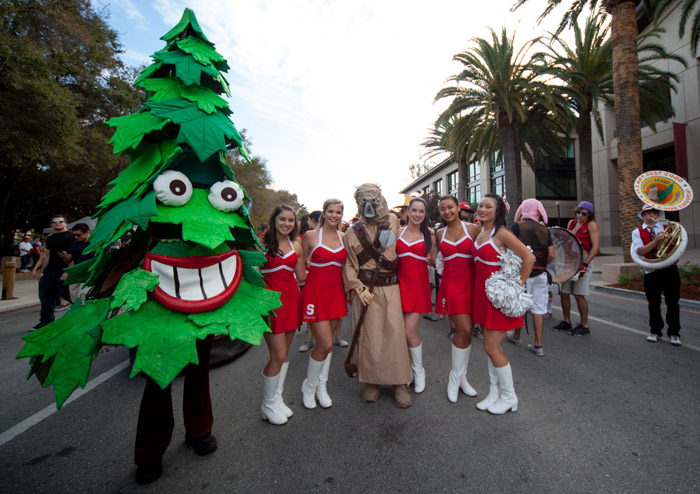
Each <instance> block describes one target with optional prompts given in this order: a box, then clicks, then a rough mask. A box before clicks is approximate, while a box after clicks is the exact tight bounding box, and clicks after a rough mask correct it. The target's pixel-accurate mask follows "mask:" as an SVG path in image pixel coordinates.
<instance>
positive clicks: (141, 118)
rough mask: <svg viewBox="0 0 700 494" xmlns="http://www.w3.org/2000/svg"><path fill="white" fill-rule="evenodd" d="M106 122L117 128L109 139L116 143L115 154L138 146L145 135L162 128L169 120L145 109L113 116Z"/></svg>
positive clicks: (111, 142)
mask: <svg viewBox="0 0 700 494" xmlns="http://www.w3.org/2000/svg"><path fill="white" fill-rule="evenodd" d="M105 123H106V124H107V125H109V126H110V127H116V128H117V131H116V132H115V133H114V136H112V139H111V140H110V141H109V142H110V144H114V154H117V153H121V152H122V151H124V150H126V149H129V148H136V146H138V145H139V143H140V142H141V140H142V139H143V136H145V135H146V134H148V133H150V132H153V131H155V130H161V129H162V128H163V127H165V125H166V124H167V123H168V120H167V119H163V118H158V117H157V116H153V115H152V114H151V113H149V112H147V111H143V112H140V113H132V114H131V115H124V116H123V117H115V118H111V119H109V120H107V122H105Z"/></svg>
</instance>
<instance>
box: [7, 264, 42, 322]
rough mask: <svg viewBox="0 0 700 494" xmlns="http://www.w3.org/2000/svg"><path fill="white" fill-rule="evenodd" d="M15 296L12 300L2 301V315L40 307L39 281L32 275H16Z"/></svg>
mask: <svg viewBox="0 0 700 494" xmlns="http://www.w3.org/2000/svg"><path fill="white" fill-rule="evenodd" d="M0 280H2V276H0ZM0 286H2V281H0ZM14 295H15V298H13V299H12V300H0V313H2V312H7V311H11V310H16V309H22V308H24V307H31V306H34V305H39V280H38V279H36V278H32V275H31V274H30V273H15V293H14Z"/></svg>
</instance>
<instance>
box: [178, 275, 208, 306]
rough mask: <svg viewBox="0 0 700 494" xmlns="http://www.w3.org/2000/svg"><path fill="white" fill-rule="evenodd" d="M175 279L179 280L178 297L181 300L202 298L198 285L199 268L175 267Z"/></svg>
mask: <svg viewBox="0 0 700 494" xmlns="http://www.w3.org/2000/svg"><path fill="white" fill-rule="evenodd" d="M177 279H178V280H179V281H180V298H181V299H182V300H204V295H202V289H201V288H200V286H199V270H198V269H186V268H177Z"/></svg>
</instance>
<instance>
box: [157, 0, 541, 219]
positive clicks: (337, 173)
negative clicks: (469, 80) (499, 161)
mask: <svg viewBox="0 0 700 494" xmlns="http://www.w3.org/2000/svg"><path fill="white" fill-rule="evenodd" d="M511 5H512V0H492V1H491V2H489V9H488V12H489V14H488V17H487V18H485V17H484V16H483V15H479V14H478V12H477V11H476V10H475V9H474V5H473V3H472V2H454V1H448V0H433V1H432V2H430V3H428V2H423V1H414V0H405V1H398V0H385V1H382V2H377V1H375V0H355V1H353V2H347V1H342V0H338V1H330V0H258V1H256V2H250V1H232V0H191V1H189V2H183V1H179V0H157V1H156V2H155V4H154V7H155V9H156V10H157V11H158V12H159V14H160V15H161V16H162V18H163V21H164V22H165V24H166V25H169V26H172V25H174V24H175V23H176V22H177V21H178V20H179V18H180V16H181V14H182V11H183V10H184V8H185V7H186V6H189V7H190V8H192V9H193V10H194V11H195V13H196V15H197V18H198V20H199V22H200V24H201V25H202V27H203V29H204V31H205V33H206V35H207V37H208V38H209V39H210V40H211V41H212V42H214V43H215V44H216V48H217V50H218V51H219V52H220V53H221V54H222V55H224V57H225V58H226V59H227V60H228V62H229V65H231V67H232V70H231V72H229V74H228V77H227V78H228V80H229V82H230V83H231V90H232V93H233V97H234V99H235V100H237V101H239V102H240V101H244V102H246V106H247V107H248V111H249V112H250V114H247V115H245V117H246V118H248V119H249V121H239V119H238V118H237V119H236V124H237V125H239V126H241V127H247V128H248V129H249V131H250V132H249V137H250V138H251V139H252V140H253V142H254V144H255V151H256V152H257V153H258V154H260V155H262V156H265V157H266V158H267V159H268V167H269V169H270V171H271V173H272V176H273V177H274V178H275V180H276V185H277V186H279V187H282V188H287V189H289V190H290V191H292V192H295V193H297V194H298V195H299V198H300V200H301V201H302V202H304V203H306V205H307V206H308V207H309V208H318V207H320V203H322V202H323V200H324V199H325V197H326V196H328V195H333V196H340V197H341V198H343V199H344V200H346V206H348V205H351V204H352V194H353V192H354V185H359V184H361V183H363V182H368V181H370V182H378V183H381V184H382V185H383V189H384V192H385V194H386V195H387V198H388V199H389V202H390V203H392V204H393V203H394V202H397V203H398V202H402V201H400V200H399V197H398V190H400V189H401V188H403V187H404V186H405V185H407V184H408V183H409V182H410V181H411V178H410V174H409V171H408V166H409V165H410V164H411V163H414V162H418V161H419V159H420V153H421V147H420V145H421V143H422V141H423V139H424V138H425V137H426V135H427V133H428V130H427V129H428V127H429V126H430V125H431V123H432V122H433V121H434V120H435V118H436V117H437V114H438V113H439V110H440V108H439V107H438V106H436V105H433V98H434V96H435V94H436V93H437V91H438V90H439V89H440V88H441V87H443V86H444V84H445V79H446V78H447V77H448V76H449V75H451V74H454V73H456V72H457V71H458V70H459V66H458V65H457V64H455V63H453V62H452V61H451V58H452V56H453V55H454V54H455V53H457V52H459V51H462V50H464V49H466V48H467V47H468V46H469V40H470V38H472V37H475V36H479V37H486V36H489V34H488V30H487V26H488V25H492V26H493V27H494V28H495V29H497V30H500V26H501V25H502V24H503V23H504V22H508V19H513V21H512V23H513V25H514V22H515V20H517V19H519V18H520V17H522V18H523V19H522V22H521V25H520V27H519V28H518V39H521V40H523V41H525V40H527V39H529V38H531V37H534V35H535V34H540V30H539V29H538V30H537V32H536V33H535V32H531V31H530V28H531V26H533V25H534V19H535V18H536V17H537V15H538V14H539V11H535V12H530V13H529V14H528V13H527V11H526V10H524V9H523V10H522V11H519V12H518V15H517V16H513V15H512V14H510V13H509V8H510V6H511ZM530 10H534V9H530ZM526 14H527V15H526ZM511 30H512V29H511ZM530 34H532V36H530ZM231 106H232V109H233V110H234V112H237V113H238V111H237V110H238V109H237V108H236V106H234V103H233V102H232V105H231ZM268 129H274V130H275V135H274V136H271V135H268ZM280 132H283V133H284V139H280V138H279V135H280ZM290 143H293V144H292V145H290ZM300 171H303V173H300ZM348 214H350V213H348Z"/></svg>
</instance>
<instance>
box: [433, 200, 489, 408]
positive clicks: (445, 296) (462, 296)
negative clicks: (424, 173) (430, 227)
mask: <svg viewBox="0 0 700 494" xmlns="http://www.w3.org/2000/svg"><path fill="white" fill-rule="evenodd" d="M439 204H440V216H441V217H442V220H443V221H444V223H445V227H444V228H441V229H440V230H438V231H437V232H436V234H435V236H436V238H437V240H438V242H439V244H440V253H442V256H443V262H444V268H443V273H442V280H441V281H440V290H439V291H438V298H437V301H436V303H435V306H436V307H435V312H437V313H438V314H448V315H449V316H450V321H451V323H452V324H454V327H455V330H456V331H455V335H454V337H453V338H452V352H451V354H452V369H451V370H450V377H449V380H448V382H447V398H448V399H449V400H450V401H451V402H452V403H456V402H457V397H458V395H459V390H460V389H461V390H462V391H463V392H464V394H466V395H467V396H476V390H475V389H474V388H472V387H471V385H470V384H469V382H468V381H467V367H468V366H469V355H470V353H471V344H472V329H473V327H474V325H473V323H472V288H473V285H474V261H473V259H472V245H473V243H474V241H473V239H474V238H476V236H477V235H478V234H479V227H477V226H476V225H472V224H470V223H465V222H463V221H462V220H461V219H460V217H459V203H458V202H457V199H455V198H454V196H443V197H441V198H440V203H439Z"/></svg>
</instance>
